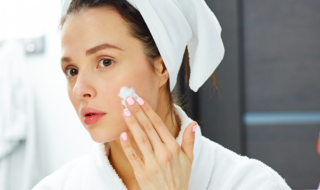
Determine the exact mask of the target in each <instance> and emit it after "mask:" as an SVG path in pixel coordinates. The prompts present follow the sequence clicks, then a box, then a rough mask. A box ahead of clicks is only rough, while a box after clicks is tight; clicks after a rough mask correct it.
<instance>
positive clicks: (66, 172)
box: [32, 154, 89, 190]
mask: <svg viewBox="0 0 320 190" xmlns="http://www.w3.org/2000/svg"><path fill="white" fill-rule="evenodd" d="M88 159H89V154H86V155H83V156H80V157H78V158H75V159H73V160H70V161H69V162H67V163H66V164H64V165H63V166H62V167H61V168H60V169H58V170H57V171H55V172H53V173H51V174H50V175H48V176H47V177H45V178H43V179H42V180H41V181H40V182H38V184H37V185H36V186H34V187H33V188H32V190H43V189H46V190H58V189H59V190H60V189H63V187H64V184H65V182H66V181H67V180H68V179H69V177H70V176H72V178H74V177H76V176H74V175H77V174H80V173H81V171H80V170H82V169H83V166H84V165H85V162H87V160H88Z"/></svg>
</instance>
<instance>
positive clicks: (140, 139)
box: [122, 109, 154, 161]
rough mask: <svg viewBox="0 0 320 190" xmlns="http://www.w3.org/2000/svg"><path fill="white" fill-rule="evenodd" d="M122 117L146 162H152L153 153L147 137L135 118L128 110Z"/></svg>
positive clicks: (124, 111) (125, 110)
mask: <svg viewBox="0 0 320 190" xmlns="http://www.w3.org/2000/svg"><path fill="white" fill-rule="evenodd" d="M122 115H123V117H124V120H125V122H126V123H127V125H128V127H129V129H130V131H131V133H132V136H133V138H134V140H135V141H136V143H137V145H138V147H139V149H140V151H141V153H142V154H143V157H144V158H145V159H146V161H153V160H154V153H153V150H152V147H151V144H150V142H149V139H148V137H147V135H146V134H145V133H144V132H143V131H142V129H141V127H140V125H139V123H138V122H137V120H136V118H135V117H134V116H133V115H132V114H131V112H130V110H129V109H124V110H123V112H122Z"/></svg>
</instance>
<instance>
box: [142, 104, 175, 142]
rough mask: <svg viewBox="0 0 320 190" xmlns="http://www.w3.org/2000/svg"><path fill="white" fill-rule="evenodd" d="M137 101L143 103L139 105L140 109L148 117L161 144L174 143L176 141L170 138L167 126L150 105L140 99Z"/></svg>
mask: <svg viewBox="0 0 320 190" xmlns="http://www.w3.org/2000/svg"><path fill="white" fill-rule="evenodd" d="M137 101H138V102H143V104H141V108H142V110H143V111H144V113H145V114H146V115H147V116H148V118H149V120H150V121H151V123H152V125H153V126H154V128H155V129H156V131H157V133H158V135H159V137H160V139H161V140H162V142H164V143H166V144H170V143H176V142H177V141H176V139H175V138H174V137H173V136H172V134H171V133H170V131H169V129H168V128H167V126H166V125H165V124H164V123H163V121H162V119H161V118H160V117H159V115H158V114H157V113H156V112H155V111H154V110H153V109H152V107H151V106H150V104H149V103H148V102H147V101H145V100H143V99H142V98H139V99H138V100H137Z"/></svg>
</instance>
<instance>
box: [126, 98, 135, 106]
mask: <svg viewBox="0 0 320 190" xmlns="http://www.w3.org/2000/svg"><path fill="white" fill-rule="evenodd" d="M127 102H128V104H129V105H133V104H134V99H133V98H132V97H129V98H127Z"/></svg>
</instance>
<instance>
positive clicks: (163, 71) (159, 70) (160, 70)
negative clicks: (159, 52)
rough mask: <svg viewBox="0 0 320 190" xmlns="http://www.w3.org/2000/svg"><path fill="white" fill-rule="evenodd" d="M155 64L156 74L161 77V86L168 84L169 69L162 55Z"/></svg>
mask: <svg viewBox="0 0 320 190" xmlns="http://www.w3.org/2000/svg"><path fill="white" fill-rule="evenodd" d="M154 66H155V69H156V74H157V75H158V77H159V79H160V80H159V87H161V86H162V85H164V84H166V82H167V80H168V79H169V72H168V70H167V67H166V66H165V64H164V62H163V60H162V57H159V58H158V59H157V60H156V61H155V62H154Z"/></svg>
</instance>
